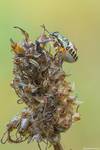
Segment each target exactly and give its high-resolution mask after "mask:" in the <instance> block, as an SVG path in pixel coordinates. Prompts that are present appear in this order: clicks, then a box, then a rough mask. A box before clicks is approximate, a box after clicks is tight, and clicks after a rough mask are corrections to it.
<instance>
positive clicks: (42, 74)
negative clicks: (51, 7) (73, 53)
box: [1, 27, 80, 150]
mask: <svg viewBox="0 0 100 150" xmlns="http://www.w3.org/2000/svg"><path fill="white" fill-rule="evenodd" d="M15 28H17V29H19V30H21V31H22V33H23V34H24V36H25V39H24V40H23V41H22V42H21V43H16V42H14V41H13V40H12V39H11V47H12V51H13V52H14V58H13V63H14V68H13V74H14V79H13V81H12V83H11V86H12V87H13V88H14V90H15V92H16V94H17V95H18V97H19V99H18V101H17V103H18V104H21V103H25V104H26V108H24V109H23V110H22V112H21V113H20V114H19V115H17V116H16V117H14V118H13V119H12V120H11V121H10V122H9V123H8V124H7V129H6V132H5V133H4V135H3V137H2V139H1V142H2V143H3V144H4V143H6V142H7V141H8V142H10V143H21V142H23V141H27V142H28V143H30V142H32V141H33V140H35V141H37V143H38V146H39V148H40V149H41V147H40V142H44V143H46V149H47V148H48V147H49V144H50V145H53V147H54V149H55V150H62V149H63V148H62V147H61V145H60V133H61V132H65V131H66V130H68V129H69V128H70V126H71V125H72V123H73V122H74V121H77V120H79V119H80V116H79V113H78V107H79V104H78V103H77V100H76V97H75V96H72V94H73V93H72V92H73V91H72V87H71V83H70V82H67V81H66V79H65V77H66V74H65V72H64V71H63V68H62V65H63V62H64V61H63V58H62V52H61V51H59V49H58V50H57V47H58V48H59V46H57V47H53V46H54V45H55V41H54V39H52V38H51V37H49V36H48V35H46V34H45V32H43V33H42V34H41V36H40V37H39V38H38V39H37V40H36V41H35V42H34V43H33V42H32V41H31V40H30V39H29V35H28V33H27V32H26V31H24V30H23V29H21V28H19V27H15ZM48 45H49V46H48ZM48 47H49V48H48ZM52 48H53V49H54V50H55V52H54V53H51V51H52Z"/></svg>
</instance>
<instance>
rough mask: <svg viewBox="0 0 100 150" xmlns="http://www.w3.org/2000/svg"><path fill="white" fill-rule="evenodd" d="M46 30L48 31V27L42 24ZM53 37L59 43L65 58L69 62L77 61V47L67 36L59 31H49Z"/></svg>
mask: <svg viewBox="0 0 100 150" xmlns="http://www.w3.org/2000/svg"><path fill="white" fill-rule="evenodd" d="M42 27H43V28H44V30H45V31H47V32H48V30H47V29H45V26H44V25H43V26H42ZM48 33H49V35H50V36H51V38H53V39H54V40H55V41H56V42H57V43H58V45H59V48H60V50H61V51H62V53H63V54H64V55H63V56H64V60H65V61H67V62H75V61H77V59H78V56H77V48H76V47H75V46H74V45H73V44H72V42H70V41H69V40H68V39H67V38H66V37H64V36H63V35H61V34H60V33H59V32H52V33H50V32H48Z"/></svg>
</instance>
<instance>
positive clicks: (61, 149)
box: [53, 143, 63, 150]
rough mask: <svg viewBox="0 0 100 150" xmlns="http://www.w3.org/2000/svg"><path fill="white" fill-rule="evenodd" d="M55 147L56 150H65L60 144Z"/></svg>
mask: <svg viewBox="0 0 100 150" xmlns="http://www.w3.org/2000/svg"><path fill="white" fill-rule="evenodd" d="M53 147H54V150H63V147H62V145H61V144H60V143H57V144H55V145H53Z"/></svg>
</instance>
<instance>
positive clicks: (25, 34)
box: [14, 26, 29, 41]
mask: <svg viewBox="0 0 100 150" xmlns="http://www.w3.org/2000/svg"><path fill="white" fill-rule="evenodd" d="M14 28H15V29H19V30H20V31H21V32H22V34H23V35H24V36H25V40H26V41H28V40H29V34H28V33H27V32H26V31H25V30H23V29H22V28H20V27H18V26H15V27H14Z"/></svg>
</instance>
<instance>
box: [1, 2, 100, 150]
mask: <svg viewBox="0 0 100 150" xmlns="http://www.w3.org/2000/svg"><path fill="white" fill-rule="evenodd" d="M43 23H44V24H45V25H46V26H47V28H48V29H49V31H60V32H61V33H62V34H64V35H66V36H67V37H69V39H70V40H71V41H73V42H74V43H75V45H76V46H77V48H78V49H79V60H78V61H77V62H76V63H74V64H68V63H66V64H65V65H64V68H65V71H66V72H67V73H71V74H72V76H71V77H70V78H69V79H68V80H71V81H74V82H75V83H76V88H75V93H76V94H77V95H78V97H79V99H80V100H81V101H83V102H84V103H83V104H82V105H81V107H80V113H81V121H79V122H77V123H75V124H74V125H73V126H72V127H71V129H70V130H69V131H67V132H66V133H64V134H62V144H63V147H64V150H66V149H67V150H70V149H72V150H83V149H84V148H99V149H100V98H99V97H100V0H0V137H1V136H2V134H3V132H4V129H5V125H6V123H7V122H8V121H9V120H10V119H11V118H12V117H13V116H15V114H16V113H17V112H20V110H21V109H22V108H23V107H24V105H17V103H16V100H17V96H16V94H15V92H14V90H13V89H12V88H11V87H10V85H9V84H10V81H11V79H12V78H13V76H12V67H13V66H12V57H13V56H12V53H11V51H10V42H9V39H10V37H13V39H15V40H21V39H22V35H21V33H20V32H19V31H16V30H14V29H13V28H12V27H13V26H15V25H18V26H20V27H22V28H24V29H26V30H27V31H28V32H29V33H30V36H31V38H32V40H34V39H35V38H36V37H38V35H39V34H40V32H41V28H40V25H41V24H43ZM33 149H34V150H37V149H38V147H37V144H36V143H32V144H26V143H23V144H5V145H2V144H0V150H33ZM51 149H52V148H51Z"/></svg>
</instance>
